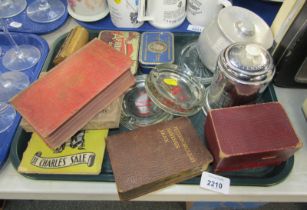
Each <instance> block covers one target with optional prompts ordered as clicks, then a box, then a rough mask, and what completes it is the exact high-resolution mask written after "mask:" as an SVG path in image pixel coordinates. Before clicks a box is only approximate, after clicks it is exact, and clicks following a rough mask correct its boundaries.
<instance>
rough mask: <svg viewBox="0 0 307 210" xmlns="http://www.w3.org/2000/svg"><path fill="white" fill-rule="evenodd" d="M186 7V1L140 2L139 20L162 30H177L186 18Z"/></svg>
mask: <svg viewBox="0 0 307 210" xmlns="http://www.w3.org/2000/svg"><path fill="white" fill-rule="evenodd" d="M146 3H147V8H146V9H145V5H146ZM185 7H186V0H140V5H139V15H138V20H140V21H149V23H150V24H151V25H153V26H154V27H156V28H160V29H170V28H175V27H177V26H179V25H180V24H181V23H182V22H183V21H184V19H185V17H186V11H185Z"/></svg>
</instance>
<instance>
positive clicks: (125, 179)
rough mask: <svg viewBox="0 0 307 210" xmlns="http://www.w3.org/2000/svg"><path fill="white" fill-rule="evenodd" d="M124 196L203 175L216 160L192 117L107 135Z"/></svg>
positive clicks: (115, 172) (127, 197)
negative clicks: (193, 123)
mask: <svg viewBox="0 0 307 210" xmlns="http://www.w3.org/2000/svg"><path fill="white" fill-rule="evenodd" d="M107 150H108V152H109V156H110V160H111V165H112V170H113V173H114V176H115V181H116V185H117V191H118V194H119V197H120V199H121V200H130V199H133V198H136V197H138V196H141V195H144V194H147V193H150V192H152V191H155V190H158V189H161V188H164V187H166V186H169V185H171V184H175V183H178V182H181V181H183V180H186V179H190V178H192V177H195V176H197V175H200V174H201V172H202V171H204V170H206V169H207V167H208V165H209V163H210V162H212V156H211V154H210V153H209V151H208V150H207V148H206V147H205V146H204V145H203V144H202V142H201V140H200V138H199V136H198V134H197V132H196V130H195V129H194V127H193V126H192V123H191V121H190V120H189V119H188V118H183V117H182V118H176V119H174V120H171V121H167V122H162V123H159V124H156V125H151V126H148V127H143V128H138V129H136V130H133V131H129V132H124V133H121V134H118V135H113V136H110V137H107Z"/></svg>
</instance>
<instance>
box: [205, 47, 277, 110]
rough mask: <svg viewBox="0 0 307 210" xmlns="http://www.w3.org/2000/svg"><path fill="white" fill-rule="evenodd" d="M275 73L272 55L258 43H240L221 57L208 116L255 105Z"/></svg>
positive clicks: (209, 96) (208, 95) (210, 92)
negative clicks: (235, 107)
mask: <svg viewBox="0 0 307 210" xmlns="http://www.w3.org/2000/svg"><path fill="white" fill-rule="evenodd" d="M274 73H275V66H274V64H273V58H272V56H271V55H270V53H269V52H268V51H267V50H266V49H265V48H264V47H263V46H261V45H259V44H257V43H245V42H237V43H234V44H232V45H229V46H228V47H227V48H226V49H224V50H223V51H222V53H221V54H220V55H219V58H218V61H217V65H216V70H215V73H214V75H213V80H212V83H211V85H210V86H209V87H208V88H207V89H206V93H205V100H206V103H205V106H204V107H203V111H204V113H205V114H206V113H208V111H210V110H211V109H216V108H223V107H230V106H237V105H243V104H249V103H255V102H256V100H257V99H258V97H259V96H260V95H261V94H262V93H263V91H264V90H265V88H266V87H267V86H268V84H269V83H270V82H271V80H272V78H273V76H274Z"/></svg>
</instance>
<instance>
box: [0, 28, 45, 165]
mask: <svg viewBox="0 0 307 210" xmlns="http://www.w3.org/2000/svg"><path fill="white" fill-rule="evenodd" d="M12 36H13V38H14V40H15V41H16V43H17V44H18V45H21V44H31V45H33V46H35V47H37V48H38V49H39V50H40V52H41V58H40V60H39V61H38V63H37V64H36V65H35V66H33V67H32V68H30V69H27V70H25V71H23V73H26V74H27V75H28V76H29V80H30V83H32V82H33V81H35V80H36V79H37V78H38V76H39V74H40V72H41V70H42V67H43V65H44V63H45V60H46V58H47V55H48V52H49V47H48V44H47V42H46V41H45V40H44V39H42V38H41V37H39V36H37V35H34V34H21V33H12ZM0 40H1V42H0V47H1V48H2V54H1V56H0V72H1V73H3V72H6V70H5V67H4V66H3V65H2V56H3V53H5V52H6V51H7V50H8V49H10V48H11V47H12V45H11V44H10V43H9V40H8V38H7V37H6V35H4V34H3V33H2V32H0ZM20 119H21V117H20V115H19V114H18V113H16V117H15V121H14V123H13V125H12V126H11V127H10V128H9V129H8V130H6V131H5V132H3V133H0V139H1V143H0V168H2V166H3V165H4V163H5V161H6V159H7V157H8V154H9V151H10V146H11V143H12V140H13V137H14V134H15V132H16V129H17V127H18V125H19V122H20Z"/></svg>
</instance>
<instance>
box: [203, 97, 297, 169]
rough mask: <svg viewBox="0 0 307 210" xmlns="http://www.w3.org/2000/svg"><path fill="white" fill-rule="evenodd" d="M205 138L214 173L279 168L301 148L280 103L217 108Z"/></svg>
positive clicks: (207, 122)
mask: <svg viewBox="0 0 307 210" xmlns="http://www.w3.org/2000/svg"><path fill="white" fill-rule="evenodd" d="M205 135H206V137H207V142H208V147H209V149H210V151H211V152H212V154H213V156H214V162H213V170H214V171H215V172H222V171H234V170H241V169H247V168H255V167H263V166H270V165H277V164H280V163H281V162H282V161H286V160H287V159H288V158H289V157H291V156H292V155H293V154H294V153H295V152H296V151H297V150H298V149H299V148H301V147H302V142H301V141H300V140H299V139H298V137H297V135H296V133H295V131H294V129H293V127H292V125H291V122H290V120H289V118H288V116H287V114H286V112H285V110H284V109H283V108H282V106H281V104H279V103H278V102H272V103H264V104H254V105H246V106H237V107H230V108H222V109H214V110H212V111H210V112H209V114H208V117H207V120H206V123H205Z"/></svg>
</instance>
